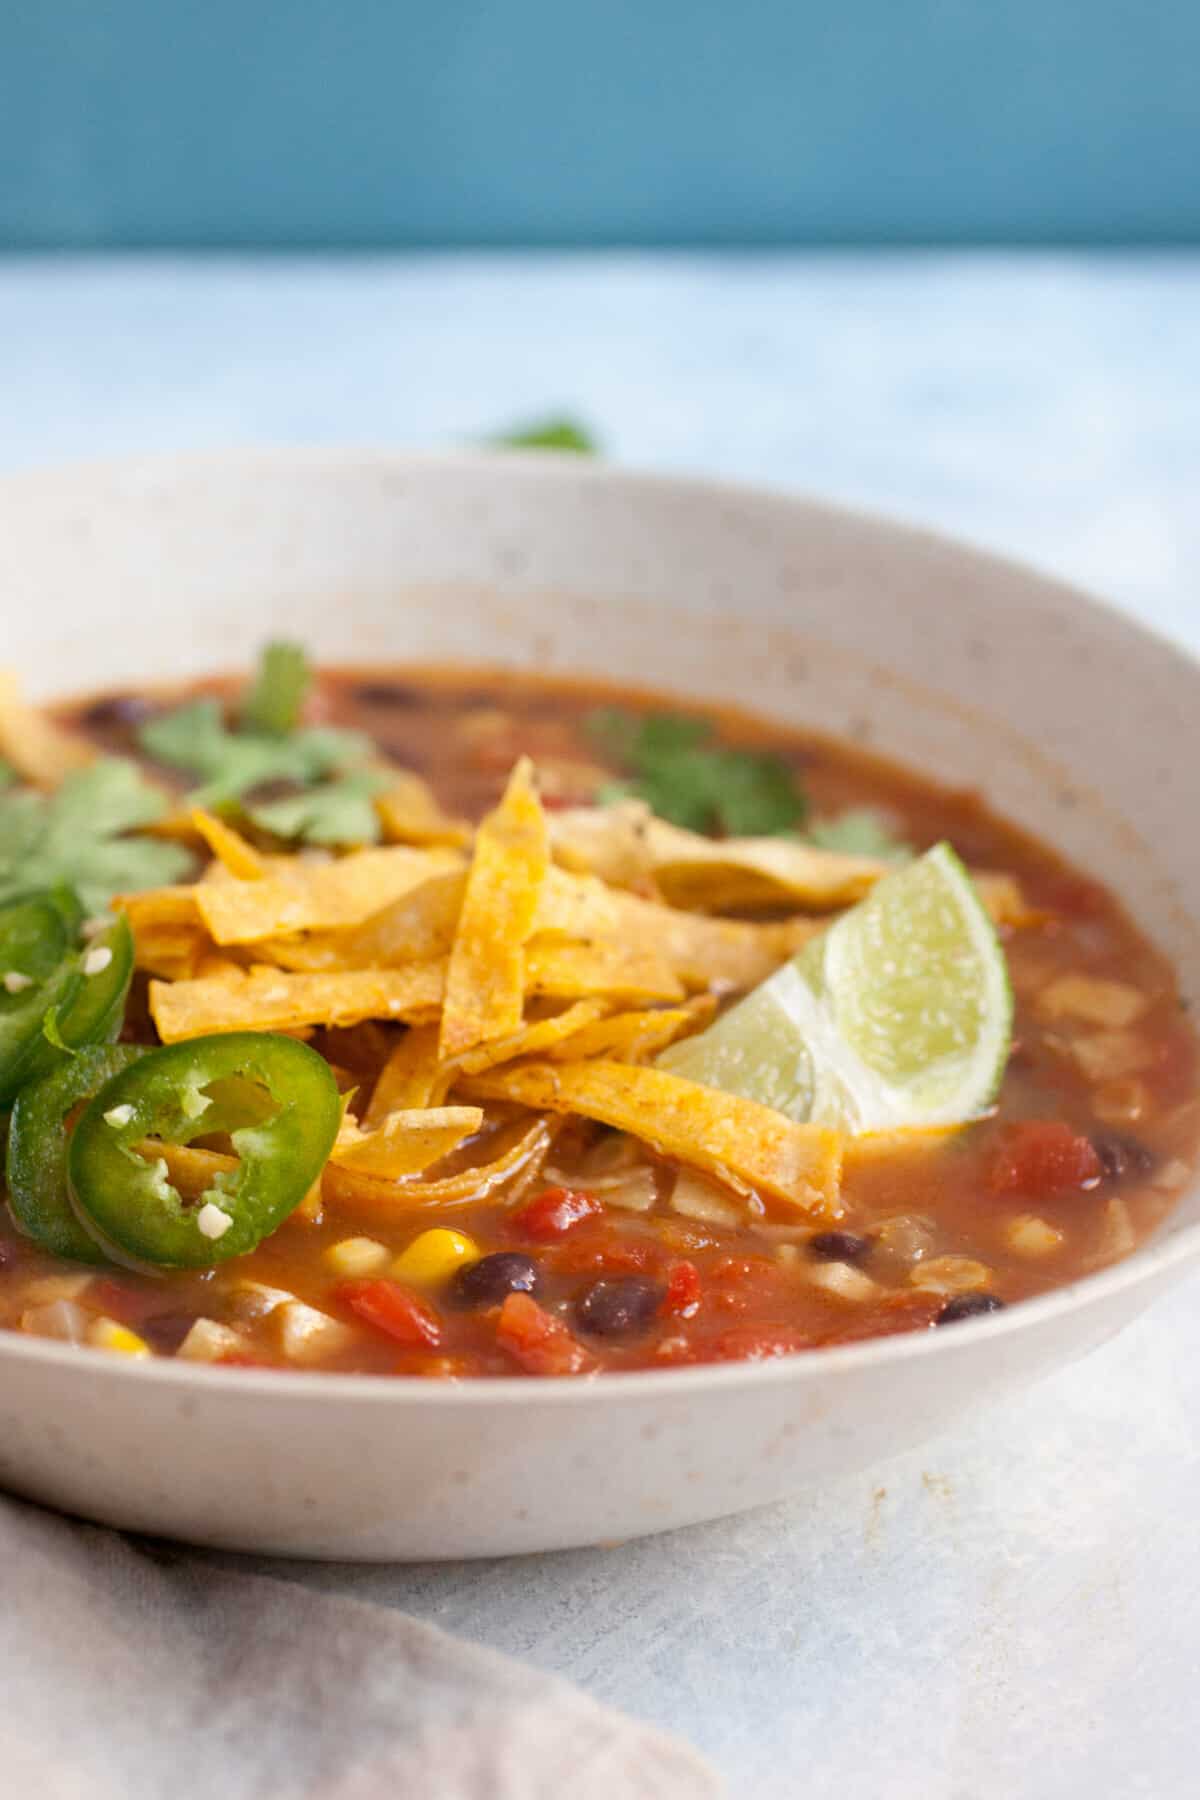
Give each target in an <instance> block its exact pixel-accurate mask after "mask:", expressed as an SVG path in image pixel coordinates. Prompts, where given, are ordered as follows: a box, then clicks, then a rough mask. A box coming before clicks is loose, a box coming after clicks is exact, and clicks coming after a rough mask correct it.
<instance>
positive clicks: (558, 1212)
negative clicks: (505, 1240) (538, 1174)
mask: <svg viewBox="0 0 1200 1800" xmlns="http://www.w3.org/2000/svg"><path fill="white" fill-rule="evenodd" d="M603 1211H604V1208H603V1206H602V1205H601V1204H600V1202H599V1200H597V1198H596V1196H595V1194H587V1193H584V1191H583V1189H582V1188H565V1187H553V1188H546V1189H545V1191H544V1192H543V1193H540V1194H535V1195H534V1198H533V1199H532V1200H527V1201H526V1202H525V1205H524V1206H519V1207H518V1208H517V1210H516V1212H515V1213H513V1214H512V1215H511V1216H510V1218H509V1221H508V1227H509V1230H510V1231H512V1232H513V1233H514V1234H515V1235H516V1236H518V1237H525V1238H535V1239H537V1240H538V1241H539V1242H547V1243H548V1242H550V1241H551V1240H553V1239H554V1238H558V1237H563V1236H565V1234H566V1233H567V1232H568V1231H570V1230H571V1229H572V1228H573V1227H574V1226H576V1225H580V1224H582V1222H583V1220H584V1219H596V1218H599V1216H600V1214H601V1213H602V1212H603Z"/></svg>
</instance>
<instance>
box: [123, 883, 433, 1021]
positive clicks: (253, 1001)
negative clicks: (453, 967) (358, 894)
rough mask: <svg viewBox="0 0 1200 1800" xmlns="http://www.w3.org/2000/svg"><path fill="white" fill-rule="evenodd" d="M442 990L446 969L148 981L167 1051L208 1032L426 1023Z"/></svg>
mask: <svg viewBox="0 0 1200 1800" xmlns="http://www.w3.org/2000/svg"><path fill="white" fill-rule="evenodd" d="M255 885H257V884H255ZM445 985H446V967H445V964H444V963H443V962H429V963H414V964H412V966H411V967H410V968H407V969H358V970H349V971H347V972H346V973H345V974H342V975H291V974H286V973H283V972H282V971H280V970H279V969H264V968H254V969H251V970H250V971H249V972H248V973H241V974H240V978H239V979H238V980H237V981H234V980H233V979H232V978H231V977H230V978H222V977H216V978H213V977H210V978H208V979H202V980H196V981H176V982H174V983H168V982H165V981H152V982H151V983H150V1012H151V1015H152V1017H153V1019H154V1023H155V1024H156V1025H157V1027H158V1032H159V1036H160V1037H161V1038H162V1040H163V1042H164V1043H165V1044H174V1043H178V1042H179V1041H180V1039H181V1038H193V1037H202V1036H204V1034H205V1033H206V1032H210V1031H287V1030H289V1029H292V1028H295V1027H299V1026H303V1025H357V1024H358V1023H359V1022H360V1021H361V1020H363V1019H401V1020H404V1021H405V1022H407V1023H410V1024H426V1023H428V1021H429V1019H430V1018H431V1017H432V1016H433V1015H434V1014H435V1013H436V1012H437V1009H438V1007H439V1006H440V1004H441V1000H442V994H443V992H444V990H445Z"/></svg>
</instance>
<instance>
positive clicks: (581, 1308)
mask: <svg viewBox="0 0 1200 1800" xmlns="http://www.w3.org/2000/svg"><path fill="white" fill-rule="evenodd" d="M664 1294H665V1289H664V1288H663V1287H662V1286H661V1285H660V1283H658V1282H657V1281H648V1280H647V1279H646V1277H645V1276H644V1275H622V1276H621V1278H620V1279H619V1280H617V1281H593V1282H592V1284H591V1286H590V1287H588V1288H585V1289H584V1291H583V1293H582V1294H581V1295H580V1296H579V1298H578V1300H576V1302H575V1317H576V1320H577V1321H578V1323H579V1325H580V1327H581V1329H582V1330H584V1331H590V1332H592V1333H593V1334H594V1335H595V1336H596V1337H632V1336H633V1335H634V1333H635V1332H641V1331H645V1330H646V1329H647V1328H648V1327H649V1326H650V1325H651V1324H652V1323H653V1320H654V1315H655V1313H656V1312H657V1311H658V1309H659V1307H660V1306H661V1305H662V1302H663V1297H664Z"/></svg>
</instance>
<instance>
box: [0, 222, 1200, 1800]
mask: <svg viewBox="0 0 1200 1800" xmlns="http://www.w3.org/2000/svg"><path fill="white" fill-rule="evenodd" d="M1198 395H1200V255H1196V256H1191V257H1186V256H1179V257H1172V258H1165V257H1164V258H1149V257H1135V256H1126V257H1112V258H1103V259H1096V258H1091V259H1081V258H1074V257H1067V256H1057V257H1046V256H1037V257H1021V258H1018V257H1011V256H1009V257H1005V256H987V257H967V256H930V257H915V256H892V257H888V258H886V259H882V258H876V257H870V256H865V255H859V256H851V257H838V258H814V257H771V258H750V257H747V258H739V259H735V260H729V259H717V258H704V257H679V256H676V257H671V258H653V257H631V256H621V257H616V256H609V257H602V258H591V259H582V258H562V257H559V258H556V257H536V258H535V257H508V258H490V259H486V260H485V259H481V258H467V257H463V258H456V259H450V258H437V257H423V258H419V259H413V260H409V261H400V260H378V259H364V260H358V261H353V260H312V259H310V260H305V261H301V262H291V261H285V260H281V259H271V260H262V261H257V262H255V261H247V260H225V261H212V260H209V261H192V262H181V261H178V260H170V259H162V260H150V261H132V262H121V263H116V262H107V263H106V262H82V263H76V262H72V261H69V260H68V261H62V260H59V261H49V262H42V263H36V262H25V261H9V262H8V263H5V264H0V396H2V397H3V398H2V403H0V467H5V466H6V467H9V468H12V467H17V466H21V465H26V464H32V463H37V462H46V461H51V460H56V459H60V458H64V457H78V456H90V455H95V454H102V453H107V452H110V451H126V450H144V449H150V448H156V447H190V446H198V445H219V444H228V443H246V442H264V441H267V442H280V441H288V442H290V441H357V442H396V443H404V444H418V443H429V442H441V441H447V440H451V439H454V438H456V437H470V436H473V435H478V434H481V433H483V432H486V431H487V430H489V429H491V428H494V427H497V426H500V425H503V424H505V423H507V422H509V421H511V420H513V419H515V418H519V417H523V416H528V415H535V414H537V413H539V412H541V411H543V410H546V409H550V408H558V407H567V408H570V409H571V410H575V411H578V412H579V413H581V414H582V415H583V416H585V417H586V418H587V419H589V420H590V421H592V422H593V424H594V425H595V426H596V428H597V429H598V430H599V431H600V432H601V433H602V435H603V437H604V439H605V441H606V443H607V445H608V446H609V448H610V449H611V451H612V452H613V453H614V454H615V455H617V456H620V457H621V458H623V459H625V460H627V461H630V462H633V463H636V464H641V465H647V466H661V467H671V468H676V469H697V470H705V471H710V472H712V471H719V472H723V473H728V474H732V475H737V476H741V477H745V478H748V479H754V480H759V479H762V480H768V481H771V482H773V483H776V484H784V485H795V486H801V487H805V488H810V489H814V490H820V491H823V492H825V493H828V494H832V495H834V496H837V497H838V498H841V499H844V500H849V501H853V502H857V503H861V504H864V505H869V506H876V507H879V508H882V509H884V510H886V511H889V512H892V513H897V514H905V515H908V516H911V517H914V518H917V519H920V520H923V521H925V522H927V523H930V524H934V525H938V526H941V527H943V528H945V529H947V530H951V531H956V532H959V533H962V534H965V535H967V536H970V537H973V538H975V539H977V540H979V541H983V542H986V543H989V544H992V545H995V546H998V547H1000V548H1002V549H1004V550H1007V551H1009V552H1011V553H1013V554H1015V555H1018V556H1023V557H1026V558H1029V559H1032V560H1034V561H1036V562H1038V563H1040V564H1041V565H1042V566H1044V567H1046V568H1049V569H1052V570H1054V571H1056V572H1058V573H1060V574H1063V575H1065V576H1068V577H1070V578H1073V579H1076V580H1078V581H1081V582H1083V583H1085V584H1087V585H1090V586H1092V587H1094V588H1097V589H1098V590H1100V591H1101V592H1104V593H1107V594H1108V595H1109V596H1110V597H1111V598H1113V599H1115V600H1117V601H1118V602H1120V603H1122V604H1124V605H1126V606H1128V607H1130V608H1131V609H1132V610H1134V611H1135V612H1137V613H1139V614H1140V615H1141V616H1142V617H1144V618H1146V619H1147V620H1149V621H1151V622H1153V623H1155V624H1157V625H1158V626H1159V627H1160V628H1161V629H1164V630H1168V631H1170V632H1172V633H1174V634H1175V635H1177V636H1178V637H1180V638H1182V639H1183V640H1184V641H1185V642H1187V643H1189V644H1190V645H1191V646H1192V647H1193V648H1196V649H1200V606H1198V604H1197V600H1198V593H1200V400H1198V398H1197V396H1198ZM1198 1308H1200V1284H1198V1283H1197V1282H1196V1281H1193V1282H1191V1283H1190V1284H1189V1285H1188V1286H1186V1287H1185V1288H1183V1289H1181V1290H1180V1291H1179V1292H1178V1293H1177V1294H1176V1295H1174V1296H1172V1297H1171V1298H1170V1299H1169V1300H1167V1301H1166V1302H1164V1303H1163V1304H1162V1305H1160V1306H1159V1307H1158V1308H1157V1309H1156V1310H1155V1311H1154V1312H1153V1313H1152V1314H1151V1316H1150V1317H1148V1318H1147V1319H1145V1320H1144V1321H1143V1322H1142V1323H1140V1324H1139V1325H1137V1326H1136V1327H1134V1328H1133V1329H1132V1330H1130V1331H1128V1332H1127V1333H1126V1334H1125V1335H1124V1336H1123V1337H1121V1338H1120V1339H1118V1340H1117V1341H1116V1342H1114V1343H1112V1344H1110V1345H1108V1346H1107V1347H1106V1348H1105V1349H1104V1350H1102V1351H1100V1352H1099V1353H1097V1354H1096V1355H1094V1356H1093V1357H1092V1358H1090V1360H1088V1361H1087V1362H1085V1363H1083V1364H1082V1365H1080V1366H1079V1367H1077V1368H1075V1369H1073V1370H1070V1371H1068V1372H1067V1373H1065V1374H1062V1375H1059V1376H1057V1377H1055V1378H1054V1379H1053V1380H1051V1381H1048V1382H1047V1383H1045V1384H1044V1385H1043V1386H1042V1387H1041V1388H1039V1389H1036V1390H1034V1391H1032V1392H1030V1393H1029V1394H1027V1395H1025V1396H1023V1397H1021V1398H1019V1399H1015V1400H1012V1401H1010V1402H1008V1403H1007V1404H1006V1405H1005V1406H1003V1407H1002V1408H997V1409H993V1410H992V1411H990V1412H989V1413H987V1414H986V1416H984V1417H981V1418H980V1420H979V1421H978V1422H977V1424H976V1425H975V1426H974V1428H973V1429H970V1430H964V1431H960V1432H959V1433H957V1434H956V1435H955V1436H953V1437H950V1438H946V1439H943V1440H942V1441H941V1442H939V1443H938V1444H936V1445H934V1446H931V1447H930V1448H929V1449H928V1450H927V1451H925V1452H924V1453H923V1454H921V1455H916V1456H910V1457H907V1458H904V1459H902V1460H900V1461H898V1462H894V1463H892V1464H890V1465H888V1466H886V1467H881V1468H879V1469H878V1470H876V1471H873V1472H872V1473H871V1475H870V1476H867V1477H864V1478H862V1479H860V1480H854V1481H850V1482H847V1483H844V1484H842V1485H841V1486H840V1487H838V1488H837V1489H835V1490H832V1491H828V1490H827V1491H825V1492H824V1493H822V1494H820V1495H818V1496H815V1497H810V1498H807V1499H801V1500H798V1501H796V1502H795V1503H793V1504H791V1505H788V1506H782V1507H777V1508H773V1509H771V1510H770V1511H766V1512H760V1513H757V1514H754V1515H751V1516H748V1517H746V1518H743V1519H741V1520H733V1521H728V1522H725V1523H722V1524H718V1525H713V1526H706V1527H701V1528H697V1529H695V1530H692V1531H688V1532H683V1533H678V1534H676V1535H674V1536H672V1537H668V1538H660V1539H656V1540H652V1541H649V1542H646V1543H641V1544H634V1545H629V1546H626V1547H624V1548H623V1549H619V1550H608V1551H586V1552H577V1553H570V1554H563V1555H559V1556H553V1557H542V1558H531V1559H527V1560H524V1561H521V1562H507V1563H493V1564H479V1565H458V1566H449V1567H428V1568H407V1569H406V1568H401V1569H395V1570H363V1569H358V1570H356V1569H351V1568H336V1567H335V1568H329V1569H324V1570H305V1569H302V1568H300V1567H298V1566H295V1565H290V1566H284V1568H283V1571H282V1572H284V1573H286V1574H287V1575H288V1576H289V1577H290V1578H294V1579H297V1580H302V1581H307V1582H310V1583H313V1584H327V1585H333V1586H336V1587H338V1588H341V1589H344V1590H346V1591H357V1592H361V1593H367V1594H372V1595H375V1596H378V1597H380V1598H386V1599H388V1600H390V1601H393V1602H394V1603H395V1604H397V1605H401V1606H405V1607H408V1608H409V1609H411V1610H412V1611H414V1612H417V1613H419V1614H421V1615H423V1616H426V1617H429V1618H431V1619H435V1620H437V1621H438V1622H439V1623H441V1624H443V1625H446V1626H449V1627H450V1628H451V1629H455V1630H458V1631H461V1632H463V1633H464V1634H467V1635H469V1636H472V1637H476V1638H479V1639H482V1640H484V1641H486V1642H488V1643H490V1644H493V1645H495V1646H496V1647H497V1648H500V1649H503V1650H508V1651H510V1652H513V1653H515V1654H518V1655H521V1656H525V1657H528V1658H530V1659H531V1660H533V1661H535V1662H539V1663H542V1664H544V1665H545V1666H547V1667H550V1668H554V1669H557V1670H560V1671H562V1672H563V1673H565V1674H567V1675H570V1676H572V1677H574V1678H575V1679H576V1680H578V1681H580V1682H581V1683H582V1684H583V1685H584V1686H586V1687H587V1688H588V1690H589V1691H590V1692H591V1693H593V1694H595V1695H596V1696H597V1697H599V1698H602V1699H606V1700H609V1701H612V1702H614V1703H616V1704H619V1705H621V1706H624V1707H626V1708H628V1709H629V1710H630V1711H632V1712H636V1713H640V1714H642V1715H644V1716H646V1717H648V1718H652V1719H655V1720H657V1721H659V1722H661V1723H663V1724H667V1725H670V1726H672V1727H673V1728H674V1729H676V1730H677V1731H680V1732H682V1733H684V1734H685V1735H687V1736H689V1737H691V1738H692V1740H693V1741H694V1742H695V1743H697V1744H698V1745H700V1746H701V1747H702V1748H703V1749H704V1750H706V1751H707V1752H708V1753H709V1754H710V1755H711V1756H712V1758H713V1759H714V1760H715V1761H716V1762H717V1764H718V1765H719V1766H720V1767H721V1768H723V1769H724V1770H725V1772H726V1774H727V1776H728V1779H729V1784H730V1790H731V1793H732V1794H733V1795H735V1796H738V1797H739V1800H743V1797H744V1800H776V1797H778V1800H792V1797H796V1800H798V1797H799V1796H804V1800H835V1797H836V1800H1013V1797H1014V1796H1016V1797H1018V1800H1110V1797H1114V1800H1115V1797H1117V1796H1119V1797H1120V1800H1126V1797H1133V1796H1146V1797H1148V1800H1185V1797H1190V1796H1191V1795H1193V1794H1195V1792H1196V1791H1197V1782H1198V1781H1200V1775H1198V1773H1197V1754H1196V1731H1195V1718H1196V1690H1197V1679H1198V1677H1200V1540H1198V1538H1197V1534H1196V1527H1195V1519H1196V1509H1197V1502H1198V1499H1200V1317H1198V1316H1197V1315H1198ZM568 1791H569V1790H568ZM614 1800H617V1797H614Z"/></svg>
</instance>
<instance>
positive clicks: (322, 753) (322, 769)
mask: <svg viewBox="0 0 1200 1800" xmlns="http://www.w3.org/2000/svg"><path fill="white" fill-rule="evenodd" d="M138 741H139V743H140V744H141V747H142V749H143V750H144V751H145V752H146V754H147V755H148V756H152V757H154V758H155V759H156V760H157V761H159V762H163V763H169V764H170V765H171V766H172V767H173V768H177V769H186V770H187V771H188V772H189V773H190V774H193V775H197V776H199V777H200V780H201V785H200V787H199V788H197V789H196V791H195V792H194V793H192V794H190V795H189V796H188V798H189V800H190V801H191V803H192V804H193V805H194V806H205V807H212V808H221V807H228V806H232V805H233V804H234V803H235V802H236V801H237V800H239V799H240V798H241V796H242V795H243V794H245V793H246V792H247V790H248V789H250V788H254V787H258V786H259V785H260V783H262V782H266V781H298V782H302V783H304V784H306V785H307V784H308V783H309V782H313V781H319V780H320V779H321V778H322V776H325V775H330V774H332V773H334V771H335V770H342V769H345V768H347V767H349V766H350V765H352V764H354V763H355V762H362V761H363V760H364V759H365V758H366V757H367V756H368V755H369V754H370V749H371V745H370V741H369V739H367V738H366V737H364V736H363V734H362V733H361V732H358V731H334V730H331V729H327V728H316V729H313V730H309V731H293V732H292V733H291V734H290V735H289V736H287V737H271V736H268V735H267V734H265V733H262V732H249V731H241V732H233V731H230V730H229V729H228V727H227V726H226V724H225V718H224V714H223V712H222V709H221V703H220V701H219V700H212V699H206V700H192V701H190V702H189V703H188V704H187V705H185V706H180V707H177V708H176V709H175V710H174V711H173V712H168V713H160V714H159V715H158V717H157V718H153V719H149V720H148V721H147V722H146V724H145V725H143V726H142V728H141V730H140V732H139V733H138Z"/></svg>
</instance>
